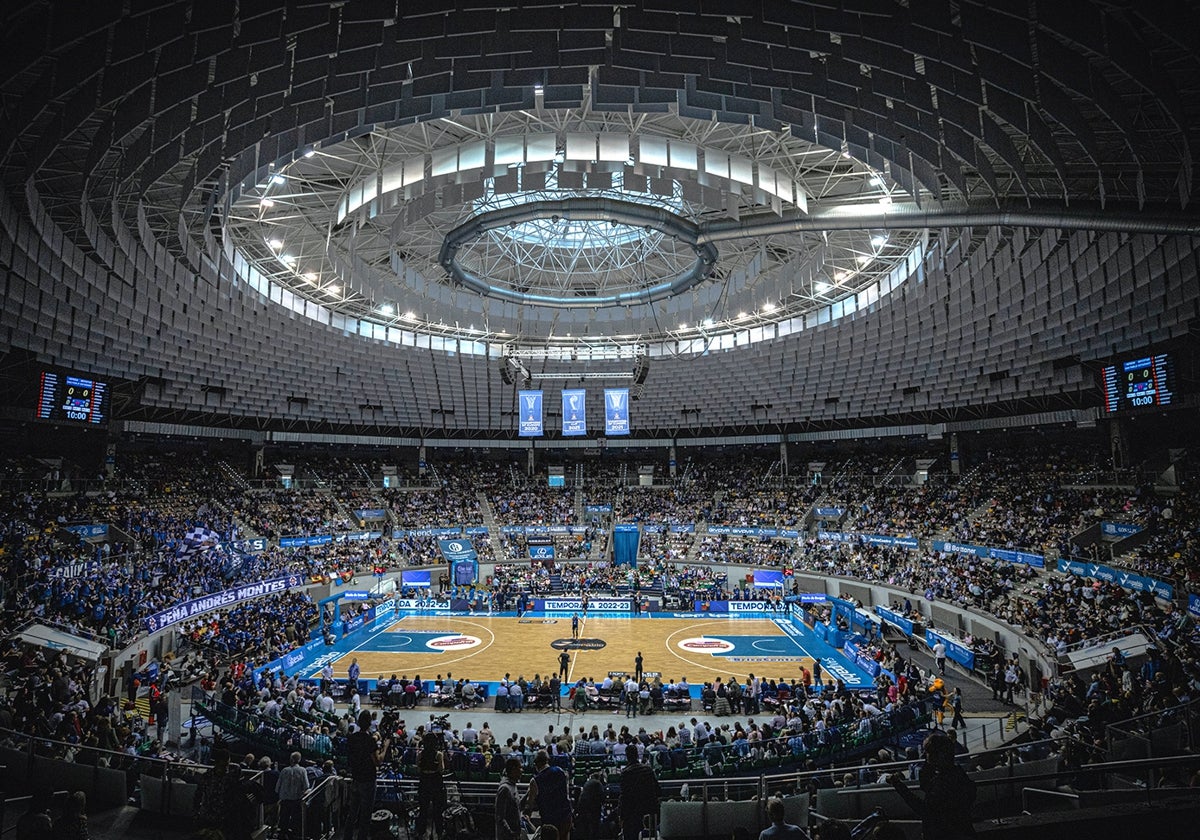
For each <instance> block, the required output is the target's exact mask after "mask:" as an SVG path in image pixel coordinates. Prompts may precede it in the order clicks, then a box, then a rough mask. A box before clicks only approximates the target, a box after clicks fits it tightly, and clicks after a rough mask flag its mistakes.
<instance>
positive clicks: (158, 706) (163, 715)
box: [153, 691, 171, 744]
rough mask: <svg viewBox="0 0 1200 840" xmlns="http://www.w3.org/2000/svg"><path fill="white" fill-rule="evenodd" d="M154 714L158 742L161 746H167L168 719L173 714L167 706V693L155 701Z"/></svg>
mask: <svg viewBox="0 0 1200 840" xmlns="http://www.w3.org/2000/svg"><path fill="white" fill-rule="evenodd" d="M153 712H154V724H155V726H156V727H157V733H156V734H157V736H158V742H159V743H160V744H165V743H166V740H165V738H166V734H167V718H168V716H169V715H170V714H171V709H170V707H169V706H168V705H167V694H166V692H165V691H164V692H163V693H161V694H159V695H158V698H157V699H156V700H155V701H154V709H153Z"/></svg>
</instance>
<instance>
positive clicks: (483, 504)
mask: <svg viewBox="0 0 1200 840" xmlns="http://www.w3.org/2000/svg"><path fill="white" fill-rule="evenodd" d="M475 498H477V499H479V514H480V516H482V517H483V526H484V527H485V528H487V529H488V536H489V537H490V539H489V540H488V551H489V552H490V553H491V555H492V556H491V562H493V563H499V562H500V554H499V552H500V546H501V544H502V542H503V541H502V536H503V535H502V534H501V533H500V523H499V522H497V521H496V512H495V511H494V510H493V509H492V502H491V500H490V499H488V496H487V493H485V492H483V491H482V490H476V491H475Z"/></svg>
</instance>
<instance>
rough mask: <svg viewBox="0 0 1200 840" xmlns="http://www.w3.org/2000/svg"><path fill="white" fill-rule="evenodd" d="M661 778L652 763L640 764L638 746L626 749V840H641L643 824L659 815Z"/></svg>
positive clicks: (623, 810)
mask: <svg viewBox="0 0 1200 840" xmlns="http://www.w3.org/2000/svg"><path fill="white" fill-rule="evenodd" d="M658 796H659V787H658V779H656V778H655V777H654V771H653V770H651V769H650V765H649V764H643V763H642V762H640V761H638V748H637V745H636V744H627V745H626V746H625V768H624V769H623V770H621V798H620V807H619V810H620V812H621V834H622V836H623V837H624V840H637V837H638V834H639V833H640V832H641V830H642V821H643V820H644V819H645V818H646V817H648V816H654V817H657V816H658Z"/></svg>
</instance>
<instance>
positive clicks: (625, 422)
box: [604, 388, 629, 435]
mask: <svg viewBox="0 0 1200 840" xmlns="http://www.w3.org/2000/svg"><path fill="white" fill-rule="evenodd" d="M604 433H605V434H606V435H627V434H629V389H628V388H605V389H604Z"/></svg>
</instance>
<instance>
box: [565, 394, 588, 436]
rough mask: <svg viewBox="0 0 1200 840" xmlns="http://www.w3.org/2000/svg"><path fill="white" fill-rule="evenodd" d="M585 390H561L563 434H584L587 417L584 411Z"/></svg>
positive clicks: (585, 432)
mask: <svg viewBox="0 0 1200 840" xmlns="http://www.w3.org/2000/svg"><path fill="white" fill-rule="evenodd" d="M586 397H587V392H586V391H580V390H571V391H563V392H562V409H563V415H562V433H563V434H564V435H586V434H587V419H586V415H585V413H584V408H585V405H586V403H585V399H586Z"/></svg>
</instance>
